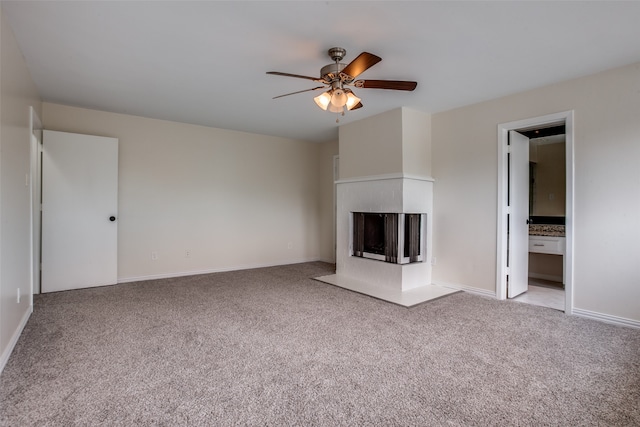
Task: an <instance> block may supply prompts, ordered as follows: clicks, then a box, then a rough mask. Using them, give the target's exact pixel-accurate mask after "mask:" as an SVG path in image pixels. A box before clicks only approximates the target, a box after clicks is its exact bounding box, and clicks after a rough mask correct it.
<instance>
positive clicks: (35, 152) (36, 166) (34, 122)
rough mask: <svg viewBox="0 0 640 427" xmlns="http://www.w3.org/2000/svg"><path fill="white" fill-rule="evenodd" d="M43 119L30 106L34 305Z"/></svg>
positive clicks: (37, 279) (37, 276)
mask: <svg viewBox="0 0 640 427" xmlns="http://www.w3.org/2000/svg"><path fill="white" fill-rule="evenodd" d="M42 130H43V129H42V121H41V120H40V117H38V113H37V112H36V110H35V109H34V108H33V106H30V107H29V156H30V157H29V159H30V160H29V162H30V163H29V184H30V185H29V193H30V199H31V200H30V201H29V204H30V208H31V209H30V210H31V213H30V215H31V226H30V237H31V242H30V248H31V263H30V266H31V280H30V282H31V291H30V292H29V295H30V304H31V305H33V294H39V293H40V262H41V261H40V260H41V255H42V253H41V246H40V244H41V241H42V234H41V232H42V228H41V224H42V222H41V218H42V217H41V212H42V209H41V203H42V193H41V191H42Z"/></svg>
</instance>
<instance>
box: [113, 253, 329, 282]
mask: <svg viewBox="0 0 640 427" xmlns="http://www.w3.org/2000/svg"><path fill="white" fill-rule="evenodd" d="M316 261H321V260H320V259H318V258H313V259H303V260H295V261H286V262H279V263H269V264H248V265H235V266H232V267H223V268H211V269H205V270H191V271H177V272H173V273H160V274H150V275H147V276H130V277H119V278H118V283H130V282H142V281H144V280H157V279H170V278H173V277H184V276H197V275H199V274H211V273H223V272H225V271H238V270H251V269H254V268H266V267H277V266H280V265H290V264H301V263H304V262H316Z"/></svg>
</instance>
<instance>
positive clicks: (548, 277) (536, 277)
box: [529, 272, 562, 283]
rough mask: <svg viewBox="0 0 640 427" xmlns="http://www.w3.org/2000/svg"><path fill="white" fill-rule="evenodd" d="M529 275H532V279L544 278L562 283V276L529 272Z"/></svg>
mask: <svg viewBox="0 0 640 427" xmlns="http://www.w3.org/2000/svg"><path fill="white" fill-rule="evenodd" d="M529 277H531V278H532V279H542V280H549V281H551V282H560V283H562V276H553V275H551V274H539V273H532V272H529Z"/></svg>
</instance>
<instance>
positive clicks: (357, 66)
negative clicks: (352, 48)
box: [342, 52, 382, 78]
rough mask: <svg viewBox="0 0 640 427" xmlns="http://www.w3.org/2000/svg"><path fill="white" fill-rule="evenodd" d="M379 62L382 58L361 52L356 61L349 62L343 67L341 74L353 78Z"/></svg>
mask: <svg viewBox="0 0 640 427" xmlns="http://www.w3.org/2000/svg"><path fill="white" fill-rule="evenodd" d="M380 61H382V58H380V57H379V56H376V55H374V54H372V53H369V52H362V53H361V54H360V55H358V57H357V58H356V59H354V60H353V61H351V62H350V63H349V65H347V66H346V67H344V69H343V70H342V73H343V74H347V75H349V76H351V77H353V78H355V77H358V76H359V75H360V74H362V73H363V72H365V71H366V70H368V69H369V68H371V67H373V66H374V65H376V64H377V63H378V62H380Z"/></svg>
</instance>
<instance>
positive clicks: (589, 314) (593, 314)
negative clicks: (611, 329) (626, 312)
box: [573, 307, 640, 329]
mask: <svg viewBox="0 0 640 427" xmlns="http://www.w3.org/2000/svg"><path fill="white" fill-rule="evenodd" d="M573 315H574V316H580V317H586V318H588V319H593V320H599V321H601V322H607V323H613V324H614V325H619V326H628V327H632V328H637V329H640V321H638V320H633V319H627V318H625V317H618V316H613V315H611V314H604V313H598V312H597V311H589V310H583V309H581V308H575V307H574V309H573Z"/></svg>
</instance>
